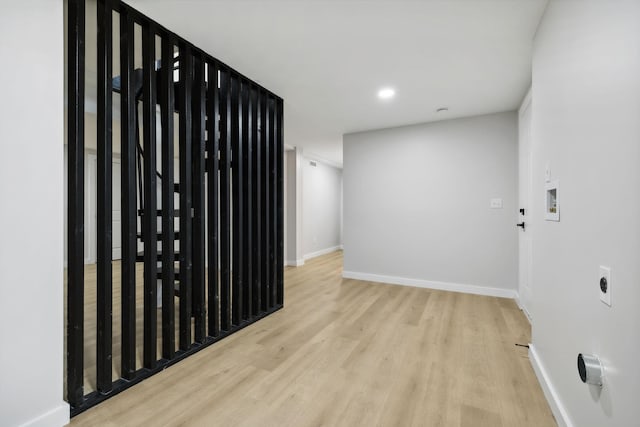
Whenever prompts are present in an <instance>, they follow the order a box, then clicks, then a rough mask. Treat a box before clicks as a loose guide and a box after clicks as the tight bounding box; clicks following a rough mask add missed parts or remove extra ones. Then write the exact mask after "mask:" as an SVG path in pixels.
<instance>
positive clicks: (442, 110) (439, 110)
mask: <svg viewBox="0 0 640 427" xmlns="http://www.w3.org/2000/svg"><path fill="white" fill-rule="evenodd" d="M447 111H449V107H440V108H438V109H437V110H436V113H445V112H447Z"/></svg>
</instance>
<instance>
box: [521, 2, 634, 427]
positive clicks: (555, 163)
mask: <svg viewBox="0 0 640 427" xmlns="http://www.w3.org/2000/svg"><path fill="white" fill-rule="evenodd" d="M639 17H640V3H639V2H637V1H611V2H604V1H552V2H551V3H550V4H549V6H548V9H547V11H546V13H545V15H544V17H543V20H542V23H541V25H540V28H539V30H538V32H537V35H536V38H535V42H534V56H533V84H532V87H533V91H532V96H533V101H532V102H533V103H532V105H533V121H532V124H533V128H532V131H533V143H534V147H533V179H534V186H533V190H534V193H533V195H534V198H533V201H534V203H535V205H534V208H535V215H534V218H533V221H534V233H533V239H534V241H533V345H534V349H535V350H534V354H533V355H534V356H536V355H537V358H534V365H535V363H536V362H539V363H540V364H541V367H542V368H543V370H544V371H543V372H544V373H546V375H547V377H546V379H547V380H548V383H546V384H545V378H544V377H543V381H542V382H543V384H545V385H550V386H551V387H552V388H553V389H554V390H555V392H556V397H557V401H556V402H555V403H556V404H558V405H559V407H560V408H562V409H563V410H564V413H565V414H566V420H565V421H566V422H567V423H568V424H573V425H574V426H580V427H589V426H594V427H595V426H632V425H633V426H637V425H639V424H640V405H638V396H640V370H639V369H638V359H639V356H640V333H639V332H638V330H639V329H638V326H639V325H640V310H639V309H638V303H639V302H640V262H639V260H640V221H639V220H640V21H639V19H638V18H639ZM547 162H549V164H550V170H551V177H552V178H553V179H558V180H559V181H560V190H561V193H560V198H561V200H560V203H561V206H560V222H548V221H544V220H543V218H542V209H543V205H542V201H543V185H544V171H545V165H546V164H547ZM600 265H604V266H609V267H611V271H612V273H611V275H612V287H611V299H612V306H611V307H610V308H609V307H607V306H605V305H604V304H602V303H601V302H600V301H599V299H598V294H599V291H598V280H599V273H598V271H599V266H600ZM579 352H586V353H595V354H597V355H599V356H600V357H601V359H602V361H603V363H604V364H605V369H606V371H605V372H606V384H605V386H604V388H603V389H602V391H601V393H600V392H598V390H597V389H595V388H592V389H589V388H588V387H587V386H586V385H584V384H582V383H581V382H580V380H579V378H578V373H577V370H576V356H577V354H578V353H579ZM538 367H540V365H539V366H538ZM556 414H557V416H559V417H562V414H561V411H556ZM562 423H563V422H561V425H562Z"/></svg>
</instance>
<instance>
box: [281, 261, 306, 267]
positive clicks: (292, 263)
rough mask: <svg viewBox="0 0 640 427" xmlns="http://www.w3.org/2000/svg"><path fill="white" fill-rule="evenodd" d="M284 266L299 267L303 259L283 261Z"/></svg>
mask: <svg viewBox="0 0 640 427" xmlns="http://www.w3.org/2000/svg"><path fill="white" fill-rule="evenodd" d="M284 265H288V266H291V267H300V266H302V265H304V259H296V260H290V261H285V262H284Z"/></svg>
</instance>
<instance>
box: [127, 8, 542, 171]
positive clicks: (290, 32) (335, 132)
mask: <svg viewBox="0 0 640 427" xmlns="http://www.w3.org/2000/svg"><path fill="white" fill-rule="evenodd" d="M128 3H129V4H131V5H132V6H133V7H135V8H136V9H138V10H140V11H141V12H143V13H144V14H146V15H148V16H150V17H151V18H153V19H155V20H156V21H158V22H159V23H160V24H162V25H164V26H165V27H167V28H169V29H170V30H172V31H174V32H175V33H177V34H179V35H181V36H182V37H184V38H186V39H187V40H189V41H191V42H192V43H193V44H195V45H196V46H198V47H200V48H202V49H203V50H205V51H207V52H208V53H210V54H211V55H213V56H215V57H216V58H218V59H220V60H221V61H223V62H225V63H227V64H229V65H230V66H232V67H234V68H235V69H237V70H238V71H240V72H242V73H243V74H245V75H246V76H248V77H250V78H252V79H254V80H256V81H259V82H260V83H261V84H262V85H263V86H265V87H267V88H269V89H270V90H272V91H273V92H275V93H277V94H278V95H280V96H281V97H283V98H284V100H285V143H286V144H287V145H290V146H301V147H303V150H305V152H307V153H311V154H312V155H314V156H316V157H319V158H324V159H327V160H330V161H333V162H336V163H340V164H341V163H342V135H343V134H344V133H349V132H356V131H361V130H368V129H379V128H386V127H392V126H400V125H406V124H412V123H421V122H428V121H433V120H440V119H446V118H455V117H464V116H470V115H478V114H486V113H492V112H498V111H507V110H513V109H516V108H517V106H518V105H519V103H520V101H521V100H522V98H523V96H524V94H525V92H526V90H527V88H528V86H529V84H530V81H531V42H532V39H533V35H534V32H535V30H536V27H537V25H538V22H539V20H540V17H541V15H542V13H543V11H544V7H545V5H546V3H547V0H459V1H456V0H449V1H442V0H441V1H435V0H425V1H402V0H369V1H356V0H342V1H339V0H323V1H320V0H297V1H293V0H289V1H285V0H259V1H257V0H253V1H250V0H218V1H205V0H129V1H128ZM383 86H391V87H393V88H395V89H396V96H395V98H394V99H392V100H389V101H382V100H379V99H378V98H377V95H376V94H377V91H378V89H380V88H381V87H383ZM441 106H447V107H449V112H448V113H440V114H436V112H435V110H436V108H438V107H441Z"/></svg>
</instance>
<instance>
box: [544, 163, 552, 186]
mask: <svg viewBox="0 0 640 427" xmlns="http://www.w3.org/2000/svg"><path fill="white" fill-rule="evenodd" d="M544 181H545V182H549V181H551V163H550V162H549V161H547V163H546V164H545V165H544Z"/></svg>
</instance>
